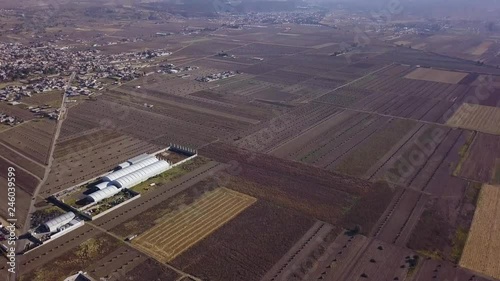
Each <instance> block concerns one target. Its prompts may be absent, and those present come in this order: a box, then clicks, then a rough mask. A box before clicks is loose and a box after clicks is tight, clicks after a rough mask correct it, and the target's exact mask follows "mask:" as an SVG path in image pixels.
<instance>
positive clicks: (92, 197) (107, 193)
mask: <svg viewBox="0 0 500 281" xmlns="http://www.w3.org/2000/svg"><path fill="white" fill-rule="evenodd" d="M119 192H120V189H119V188H118V187H116V186H114V185H108V186H107V187H106V188H103V189H101V190H99V191H96V192H93V193H91V194H89V195H88V196H87V198H88V201H90V202H95V203H97V202H101V201H102V200H104V199H106V198H109V197H111V196H113V195H115V194H117V193H119Z"/></svg>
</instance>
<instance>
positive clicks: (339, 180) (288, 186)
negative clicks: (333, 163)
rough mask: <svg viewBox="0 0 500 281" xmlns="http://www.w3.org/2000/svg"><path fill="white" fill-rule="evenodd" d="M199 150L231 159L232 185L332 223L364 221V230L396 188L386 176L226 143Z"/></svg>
mask: <svg viewBox="0 0 500 281" xmlns="http://www.w3.org/2000/svg"><path fill="white" fill-rule="evenodd" d="M200 154H201V155H204V156H207V157H210V158H212V159H216V160H217V161H220V162H222V163H229V164H231V163H233V164H232V166H233V167H232V170H233V173H230V174H228V175H225V176H221V177H222V178H223V179H224V181H225V182H227V184H226V187H228V188H231V189H234V190H236V191H239V192H242V193H245V194H248V195H250V196H253V197H256V198H258V199H261V200H266V201H269V202H272V203H273V204H276V205H278V206H281V207H284V208H289V209H292V210H295V211H297V212H301V213H303V214H305V215H308V216H310V217H314V218H317V219H319V220H322V221H324V222H327V223H330V224H332V225H339V224H342V225H346V227H347V226H349V227H351V226H352V225H353V224H359V225H362V226H363V233H369V232H370V230H371V228H372V227H373V225H374V224H375V223H376V221H377V220H378V217H379V216H380V215H381V214H382V213H383V212H384V211H385V209H386V208H387V206H388V204H389V202H390V201H391V200H392V196H393V190H391V188H390V187H389V186H388V185H387V184H385V183H383V182H376V183H372V182H368V181H364V180H360V179H356V178H352V177H348V176H342V175H339V174H334V173H331V172H329V171H326V170H322V169H319V168H316V167H312V166H309V165H305V164H302V163H299V162H295V161H288V160H283V159H279V158H276V157H273V156H269V155H265V154H257V153H253V152H248V151H243V150H239V149H237V148H235V147H230V146H228V145H222V144H219V145H210V146H208V147H206V148H203V149H202V150H200ZM234 161H236V162H234ZM234 163H238V165H236V166H234ZM332 183H334V184H332ZM304 186H307V187H308V188H307V189H304V188H303V187H304ZM312 191H314V192H312ZM366 206H370V212H364V211H363V208H365V207H366ZM346 217H347V218H349V219H345V218H346Z"/></svg>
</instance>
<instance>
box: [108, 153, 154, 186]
mask: <svg viewBox="0 0 500 281" xmlns="http://www.w3.org/2000/svg"><path fill="white" fill-rule="evenodd" d="M158 161H159V160H158V158H156V157H154V156H150V157H149V158H146V159H144V160H142V161H140V162H138V163H137V164H134V165H131V166H128V167H126V168H124V169H121V170H118V171H116V172H113V173H111V174H109V175H107V176H104V177H103V178H102V180H103V181H114V180H116V179H118V178H121V177H123V176H125V175H128V174H130V173H133V172H135V171H137V170H140V169H142V168H144V167H146V166H149V165H151V164H153V163H155V162H158Z"/></svg>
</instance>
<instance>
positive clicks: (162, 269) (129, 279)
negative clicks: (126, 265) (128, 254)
mask: <svg viewBox="0 0 500 281" xmlns="http://www.w3.org/2000/svg"><path fill="white" fill-rule="evenodd" d="M186 278H188V277H186ZM178 279H179V274H177V272H175V271H173V270H172V269H170V268H168V267H166V266H165V265H162V264H161V263H159V262H157V261H156V260H154V259H152V258H148V259H147V260H146V261H144V262H142V263H140V264H138V265H137V266H136V267H135V268H133V269H131V270H130V271H128V272H126V273H124V274H122V275H121V276H120V277H116V281H143V280H178ZM186 280H187V279H186Z"/></svg>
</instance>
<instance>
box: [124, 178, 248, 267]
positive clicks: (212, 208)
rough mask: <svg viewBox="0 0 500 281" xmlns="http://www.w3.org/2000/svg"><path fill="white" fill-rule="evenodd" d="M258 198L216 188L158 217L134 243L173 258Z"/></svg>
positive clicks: (165, 258) (161, 256) (153, 253)
mask: <svg viewBox="0 0 500 281" xmlns="http://www.w3.org/2000/svg"><path fill="white" fill-rule="evenodd" d="M255 201H256V199H255V198H253V197H250V196H247V195H244V194H241V193H238V192H235V191H231V190H228V189H225V188H219V189H216V190H214V191H212V192H210V193H208V194H205V195H203V196H202V197H201V198H199V199H198V200H197V201H196V202H194V203H193V204H191V205H189V206H185V208H184V209H181V210H179V211H178V212H177V213H174V214H171V215H169V216H167V217H166V218H164V219H162V220H159V221H158V223H157V224H156V225H155V226H154V227H153V228H151V229H149V230H147V231H146V232H144V233H142V234H141V235H140V236H139V237H137V238H136V239H134V241H133V243H134V245H136V246H138V247H139V248H141V249H143V250H144V251H146V252H147V253H149V254H150V255H151V256H153V257H155V258H156V259H157V260H159V261H161V262H163V263H167V262H170V261H172V260H173V259H175V258H176V257H177V256H179V255H181V254H182V253H183V252H185V251H187V250H188V249H189V248H190V247H192V246H193V245H195V244H196V243H197V242H199V241H201V240H203V239H204V238H205V237H207V236H209V235H210V234H211V233H212V232H214V231H216V230H217V229H218V228H220V227H222V226H223V225H224V224H226V223H227V222H228V221H230V220H232V219H234V218H235V217H236V216H238V214H239V213H241V212H242V211H244V210H245V209H246V208H248V207H250V206H251V205H252V204H253V203H255Z"/></svg>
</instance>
